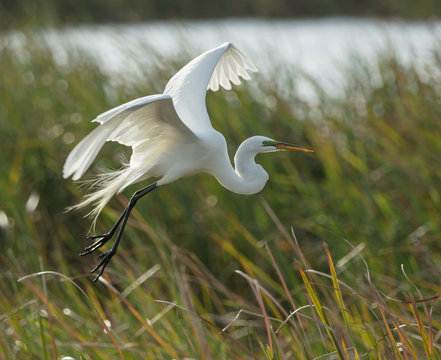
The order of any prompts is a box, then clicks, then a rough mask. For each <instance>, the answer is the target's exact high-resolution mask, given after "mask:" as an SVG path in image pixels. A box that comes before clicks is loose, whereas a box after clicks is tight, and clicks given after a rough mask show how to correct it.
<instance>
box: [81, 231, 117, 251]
mask: <svg viewBox="0 0 441 360" xmlns="http://www.w3.org/2000/svg"><path fill="white" fill-rule="evenodd" d="M112 236H113V233H107V234H102V235H93V236H88V237H87V240H95V239H98V240H96V241H95V242H94V243H93V244H92V245H89V246H88V247H86V248H85V249H84V250H83V252H81V253H80V256H84V255H88V254H91V253H93V252H94V251H95V250H96V249H99V248H100V247H101V246H103V245H104V244H105V243H106V242H107V241H109V240H110V239H111V238H112Z"/></svg>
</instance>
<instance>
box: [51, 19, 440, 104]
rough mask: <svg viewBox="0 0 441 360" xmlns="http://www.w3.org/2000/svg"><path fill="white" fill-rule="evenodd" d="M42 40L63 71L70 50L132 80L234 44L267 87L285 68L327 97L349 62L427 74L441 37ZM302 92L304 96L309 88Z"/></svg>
mask: <svg viewBox="0 0 441 360" xmlns="http://www.w3.org/2000/svg"><path fill="white" fill-rule="evenodd" d="M42 35H43V36H44V38H45V39H46V41H48V42H49V43H50V45H51V47H52V49H53V50H54V56H55V57H56V58H57V60H58V61H59V62H60V63H67V62H68V58H69V56H68V55H67V52H66V49H69V48H70V47H72V46H75V47H78V48H79V49H80V51H84V52H85V53H87V54H88V55H89V56H92V57H93V58H94V59H95V60H96V61H97V63H98V64H99V65H100V66H101V67H102V68H103V69H104V70H105V71H108V72H111V73H114V74H118V75H122V76H123V77H127V78H128V77H130V76H134V75H135V76H136V72H137V69H138V67H139V66H142V67H143V69H144V70H145V69H148V67H149V65H150V64H151V61H155V62H158V59H161V58H164V59H174V60H176V59H177V58H178V57H179V56H182V52H183V51H185V53H186V56H188V57H187V58H191V57H194V56H196V55H198V54H199V53H201V52H203V51H205V50H207V49H210V48H212V47H215V46H218V45H220V44H221V43H223V42H225V41H231V42H233V43H234V44H235V45H236V46H237V47H238V48H239V49H241V50H243V51H244V52H245V53H246V54H248V55H249V57H250V58H251V59H252V60H253V62H254V63H255V64H256V65H257V67H258V68H259V69H260V70H261V72H262V74H264V75H261V76H265V75H267V76H270V75H271V79H270V81H279V82H280V81H286V79H284V78H283V75H278V72H277V69H278V68H283V67H287V68H291V69H294V71H299V72H300V71H303V72H305V73H306V74H308V75H309V76H312V77H313V78H315V79H317V80H318V81H319V82H320V83H321V84H322V85H323V86H325V88H326V89H327V90H330V91H338V84H339V83H341V81H342V74H344V71H342V70H343V69H344V67H345V66H346V65H348V64H349V60H350V59H353V56H354V55H356V56H359V57H361V58H363V59H364V60H365V61H366V62H367V63H368V64H371V66H372V67H373V69H374V68H375V61H376V58H377V54H378V53H380V52H384V50H387V51H389V52H392V51H393V52H394V53H395V54H396V55H397V56H398V58H399V59H400V60H401V61H403V62H404V63H409V62H413V63H414V64H415V65H416V66H417V67H418V68H419V69H420V71H424V67H425V66H430V65H431V60H432V54H431V50H432V49H433V48H435V47H436V46H437V45H438V41H439V39H440V37H441V22H439V21H432V22H430V23H429V22H406V21H384V20H377V19H357V18H327V19H305V20H260V19H226V20H215V21H211V20H210V21H183V22H151V23H144V24H130V25H105V26H78V27H70V28H65V29H62V30H56V31H51V30H46V31H44V32H43V33H42ZM152 54H156V55H158V57H152V56H151V55H152ZM165 61H166V60H165ZM144 72H145V71H144ZM147 72H148V71H147ZM374 72H375V71H374V70H373V74H374ZM269 74H270V75H269ZM170 75H172V74H170ZM259 76H260V75H259ZM343 76H344V75H343ZM300 85H301V91H302V93H303V94H304V95H305V96H309V95H310V90H311V89H309V88H308V85H307V83H306V82H304V83H303V84H300Z"/></svg>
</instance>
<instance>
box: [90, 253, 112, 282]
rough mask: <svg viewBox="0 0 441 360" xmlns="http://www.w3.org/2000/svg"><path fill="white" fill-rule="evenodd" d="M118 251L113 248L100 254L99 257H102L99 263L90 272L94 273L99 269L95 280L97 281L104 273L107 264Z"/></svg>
mask: <svg viewBox="0 0 441 360" xmlns="http://www.w3.org/2000/svg"><path fill="white" fill-rule="evenodd" d="M115 253H116V251H115V250H113V249H110V250H109V251H106V252H103V253H102V254H99V255H98V259H101V261H100V262H99V264H98V265H97V266H95V267H94V268H93V269H92V270H91V271H90V273H91V274H93V273H94V272H96V271H98V270H99V273H98V275H97V276H96V277H95V279H93V282H96V281H97V280H98V279H99V278H100V276H101V275H102V274H103V272H104V269H105V268H106V266H107V264H108V263H109V261H110V259H111V258H112V256H113V255H115Z"/></svg>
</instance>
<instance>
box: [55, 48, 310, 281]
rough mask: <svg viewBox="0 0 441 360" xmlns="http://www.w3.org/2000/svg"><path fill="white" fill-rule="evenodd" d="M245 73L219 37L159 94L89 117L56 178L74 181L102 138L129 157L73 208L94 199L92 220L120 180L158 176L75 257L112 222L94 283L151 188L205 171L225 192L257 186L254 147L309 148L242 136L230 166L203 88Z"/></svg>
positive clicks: (259, 170)
mask: <svg viewBox="0 0 441 360" xmlns="http://www.w3.org/2000/svg"><path fill="white" fill-rule="evenodd" d="M247 71H253V72H255V71H257V69H256V67H255V66H254V65H253V64H252V62H251V61H250V60H249V59H248V58H247V57H246V56H245V55H244V54H243V53H242V52H240V51H239V50H238V49H237V48H236V47H235V46H234V45H233V44H231V43H225V44H223V45H221V46H219V47H217V48H215V49H212V50H209V51H206V52H205V53H203V54H202V55H200V56H198V57H196V58H195V59H193V60H192V61H190V62H189V63H188V64H187V65H185V66H184V67H183V68H182V69H181V70H180V71H179V72H177V73H176V74H175V75H174V76H173V77H172V78H171V79H170V81H169V82H168V83H167V85H166V87H165V91H164V93H163V94H160V95H151V96H146V97H142V98H139V99H135V100H133V101H130V102H128V103H125V104H123V105H120V106H118V107H116V108H113V109H111V110H108V111H106V112H104V113H102V114H101V115H98V117H97V118H96V119H95V120H94V121H95V122H98V123H100V125H99V126H98V127H97V128H95V129H94V130H93V131H92V132H91V133H90V134H89V135H87V136H86V137H85V138H84V139H83V140H82V141H81V142H80V143H79V144H78V145H76V146H75V148H74V149H73V150H72V151H71V153H70V154H69V156H68V157H67V159H66V163H65V164H64V168H63V176H64V177H65V178H68V177H69V176H71V175H72V178H73V179H74V180H77V179H79V178H80V177H81V176H82V175H83V174H84V173H85V171H86V170H87V169H88V168H89V166H90V164H91V163H92V161H93V160H94V159H95V157H96V155H97V154H98V152H99V151H100V149H101V148H102V146H103V145H104V143H105V142H106V141H116V142H118V143H120V144H123V145H126V146H131V147H132V155H131V157H130V162H129V163H128V164H126V165H124V166H123V167H122V168H121V169H120V170H118V171H112V172H108V173H105V174H102V175H100V176H98V177H97V179H95V184H96V186H97V190H96V191H95V192H93V193H91V194H89V195H87V196H86V197H85V198H84V200H83V201H82V202H80V203H79V204H78V205H76V206H74V207H73V208H80V207H83V206H86V205H88V204H95V207H94V209H93V210H92V212H91V215H93V216H94V222H95V221H96V218H97V216H98V215H99V213H100V212H101V210H102V209H103V207H104V206H105V205H106V204H107V202H108V201H109V200H110V199H111V198H112V197H113V196H114V195H115V194H117V193H120V192H121V191H123V190H124V189H125V188H126V187H127V186H129V185H131V184H134V183H137V182H140V181H144V180H146V179H148V178H151V177H153V178H159V180H157V181H156V182H154V183H153V184H151V185H149V186H147V187H146V188H144V189H141V190H138V191H136V192H135V193H134V194H133V196H132V198H131V199H130V201H129V203H128V205H127V207H126V208H125V210H124V211H123V212H122V214H121V216H120V217H119V219H118V220H117V222H116V223H115V225H114V226H113V227H112V228H111V229H110V231H109V232H108V233H106V234H101V235H94V236H88V239H90V240H95V242H94V243H93V244H92V245H90V246H88V247H86V248H85V249H84V251H83V252H82V253H81V254H80V255H87V254H90V253H92V252H94V251H95V250H97V249H98V248H100V247H102V246H103V245H104V244H105V243H106V242H107V241H108V240H109V239H111V238H112V236H113V235H114V234H115V232H116V231H117V229H118V228H119V232H118V234H117V236H116V239H115V243H114V245H113V246H112V248H111V249H110V250H108V251H106V252H103V253H101V254H100V255H99V256H98V258H99V259H101V261H100V262H99V263H98V265H97V266H96V267H95V268H94V269H93V270H92V271H91V273H93V272H98V275H97V276H96V278H95V279H94V281H96V280H97V279H98V278H99V277H100V276H101V275H102V273H103V271H104V269H105V267H106V265H107V264H108V263H109V261H110V259H111V258H112V256H113V255H114V254H115V252H116V250H117V248H118V244H119V242H120V240H121V235H122V233H123V231H124V227H125V226H126V223H127V219H128V218H129V215H130V212H131V210H132V209H133V207H134V206H135V204H136V202H137V201H138V200H139V199H140V198H141V197H143V196H144V195H146V194H148V193H149V192H151V191H153V190H154V189H156V188H158V187H160V186H162V185H165V184H168V183H170V182H172V181H175V180H177V179H179V178H181V177H185V176H189V175H193V174H196V173H200V172H205V173H209V174H211V175H213V176H214V177H215V178H216V179H217V180H218V181H219V183H220V184H221V185H222V186H224V187H225V188H227V189H228V190H230V191H232V192H234V193H237V194H245V195H250V194H254V193H257V192H259V191H260V190H262V189H263V187H264V186H265V184H266V182H267V180H268V174H267V172H266V171H265V170H264V169H263V167H262V166H260V165H258V164H256V163H255V161H254V158H255V156H256V155H257V154H258V153H264V152H271V151H278V150H297V151H304V152H309V151H312V150H309V149H306V148H304V147H302V146H298V145H291V144H287V143H283V142H279V141H275V140H273V139H270V138H267V137H264V136H253V137H250V138H249V139H247V140H245V141H244V142H243V143H242V144H241V145H240V146H239V148H238V150H237V152H236V155H235V156H234V164H235V167H234V168H233V167H232V165H231V162H230V159H229V157H228V153H227V145H226V142H225V138H224V136H223V135H222V134H221V133H220V132H218V131H216V130H215V129H213V127H212V125H211V123H210V119H209V117H208V113H207V109H206V107H205V94H206V91H207V90H208V89H210V90H213V91H216V90H218V89H219V86H222V87H223V88H224V89H227V90H229V89H231V84H230V83H233V84H235V85H238V84H240V82H241V81H240V79H239V77H242V78H243V79H245V80H248V79H250V76H249V74H248V72H247Z"/></svg>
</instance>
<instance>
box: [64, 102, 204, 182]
mask: <svg viewBox="0 0 441 360" xmlns="http://www.w3.org/2000/svg"><path fill="white" fill-rule="evenodd" d="M94 121H97V122H99V123H100V124H101V125H99V126H98V127H97V128H95V129H94V130H93V131H92V132H91V133H90V134H89V135H87V136H86V137H85V138H84V139H83V140H82V141H81V142H80V143H78V144H77V146H75V148H74V149H73V150H72V151H71V152H70V154H69V156H68V157H67V159H66V162H65V164H64V168H63V176H64V177H65V178H68V177H69V176H71V175H72V178H73V179H74V180H78V179H79V178H80V177H81V176H82V175H83V174H84V173H85V172H86V170H87V169H88V168H89V166H90V164H91V163H92V161H93V160H94V159H95V157H96V155H97V154H98V152H99V151H100V150H101V148H102V147H103V145H104V143H105V142H106V141H117V142H119V143H120V144H123V145H127V146H131V147H132V148H133V150H134V151H133V153H134V155H132V158H131V160H130V161H131V163H132V162H137V158H136V153H137V152H136V150H137V148H138V147H142V148H143V151H144V155H147V154H146V152H149V151H150V152H153V151H154V150H155V149H158V148H164V147H166V145H167V143H168V142H173V143H186V142H196V141H198V138H197V137H196V136H195V134H194V133H193V132H192V131H191V130H190V129H189V128H188V127H187V126H186V125H185V124H184V123H183V122H182V121H181V120H180V119H179V117H178V115H177V114H176V111H175V109H174V107H173V102H172V99H171V97H170V96H169V95H151V96H146V97H143V98H139V99H135V100H133V101H130V102H128V103H126V104H123V105H120V106H118V107H116V108H114V109H111V110H109V111H106V112H105V113H102V114H101V115H99V116H98V117H97V118H96V119H95V120H94ZM145 158H146V156H143V159H145Z"/></svg>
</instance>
